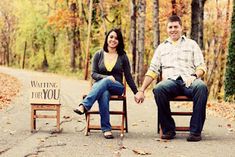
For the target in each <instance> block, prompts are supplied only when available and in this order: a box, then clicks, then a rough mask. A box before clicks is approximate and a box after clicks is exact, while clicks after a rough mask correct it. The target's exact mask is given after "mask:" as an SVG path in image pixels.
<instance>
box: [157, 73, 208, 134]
mask: <svg viewBox="0 0 235 157" xmlns="http://www.w3.org/2000/svg"><path fill="white" fill-rule="evenodd" d="M153 93H154V97H155V101H156V103H157V106H158V114H159V116H158V117H159V122H160V124H161V128H162V131H163V134H165V133H167V132H169V131H175V122H174V119H173V118H172V116H171V110H170V103H169V100H170V99H171V98H174V97H175V96H178V95H186V96H188V97H191V98H192V99H193V114H192V117H191V120H190V133H192V134H201V131H202V128H203V125H204V122H205V118H206V102H207V97H208V90H207V87H206V85H205V83H204V82H203V81H202V80H201V79H196V80H195V81H194V82H193V83H192V84H191V86H189V88H186V87H185V83H184V82H183V80H182V78H181V77H179V78H178V79H176V80H172V79H167V80H164V81H161V82H160V83H158V84H157V85H156V86H155V88H154V89H153Z"/></svg>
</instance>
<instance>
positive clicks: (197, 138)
mask: <svg viewBox="0 0 235 157" xmlns="http://www.w3.org/2000/svg"><path fill="white" fill-rule="evenodd" d="M201 140H202V137H201V135H194V134H189V136H188V138H187V141H188V142H198V141H201Z"/></svg>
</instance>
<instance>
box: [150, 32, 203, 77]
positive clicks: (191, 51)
mask: <svg viewBox="0 0 235 157" xmlns="http://www.w3.org/2000/svg"><path fill="white" fill-rule="evenodd" d="M197 69H201V70H203V71H204V73H205V72H206V66H205V63H204V59H203V55H202V51H201V49H200V47H199V46H198V44H197V43H196V42H195V41H194V40H191V39H188V38H186V37H185V36H182V37H181V38H180V39H179V40H178V43H177V44H173V42H172V41H171V40H170V39H169V38H168V39H167V40H165V41H164V42H163V43H161V44H160V45H159V46H158V48H157V49H156V50H155V52H154V56H153V58H152V61H151V64H150V67H149V69H148V72H147V73H146V75H148V76H151V77H153V78H156V77H157V76H158V75H159V74H160V73H162V79H163V80H165V79H168V78H171V79H174V80H175V79H176V78H177V77H179V76H181V77H182V79H183V80H184V81H185V80H186V79H187V78H188V77H189V76H190V75H191V74H193V73H195V71H196V70H197Z"/></svg>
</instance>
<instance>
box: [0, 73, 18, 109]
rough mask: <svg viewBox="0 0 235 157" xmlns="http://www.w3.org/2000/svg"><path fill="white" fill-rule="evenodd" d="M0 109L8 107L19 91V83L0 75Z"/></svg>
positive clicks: (9, 77) (12, 78) (7, 76)
mask: <svg viewBox="0 0 235 157" xmlns="http://www.w3.org/2000/svg"><path fill="white" fill-rule="evenodd" d="M0 87H1V88H0V109H2V108H3V107H4V106H6V105H9V104H10V102H11V100H12V98H13V96H15V95H16V94H17V93H18V92H19V89H20V83H19V81H18V80H16V79H15V78H14V77H11V76H9V75H6V74H2V73H0Z"/></svg>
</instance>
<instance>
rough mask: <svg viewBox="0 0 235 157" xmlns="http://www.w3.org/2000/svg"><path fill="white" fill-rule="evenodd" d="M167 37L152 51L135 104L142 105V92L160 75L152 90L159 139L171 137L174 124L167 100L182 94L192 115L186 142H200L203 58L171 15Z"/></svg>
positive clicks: (204, 97) (203, 102)
mask: <svg viewBox="0 0 235 157" xmlns="http://www.w3.org/2000/svg"><path fill="white" fill-rule="evenodd" d="M167 33H168V36H169V38H168V39H166V40H165V41H164V42H163V43H161V44H160V45H159V46H158V48H157V49H156V50H155V53H154V56H153V58H152V61H151V64H150V67H149V69H148V71H147V73H146V74H145V78H144V81H143V84H142V87H141V89H140V90H139V92H138V93H137V94H136V96H135V101H136V102H137V103H141V102H143V100H144V91H145V89H146V88H147V87H148V86H149V85H150V84H151V82H152V81H153V80H154V79H155V78H156V77H158V76H160V75H161V77H162V81H161V82H159V83H158V84H157V85H156V86H155V88H154V89H153V93H154V97H155V101H156V104H157V106H158V114H159V116H158V117H159V122H160V124H161V128H162V131H163V135H162V137H161V138H162V139H173V138H174V137H175V135H176V133H175V122H174V119H173V118H172V116H171V114H170V113H171V111H170V104H169V99H171V98H173V97H175V96H177V95H182V94H183V95H186V96H188V97H191V98H192V99H193V114H192V117H191V120H190V134H189V137H188V138H187V141H200V140H201V131H202V128H203V125H204V121H205V114H206V102H207V97H208V90H207V87H206V85H205V84H204V82H203V81H202V80H201V79H200V78H201V77H202V76H203V75H204V74H205V72H206V67H205V63H204V59H203V55H202V52H201V50H200V48H199V46H198V44H197V43H196V42H195V41H193V40H191V39H188V38H186V37H185V36H183V35H182V22H181V19H180V18H179V17H178V16H176V15H172V16H171V17H169V18H168V22H167Z"/></svg>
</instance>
